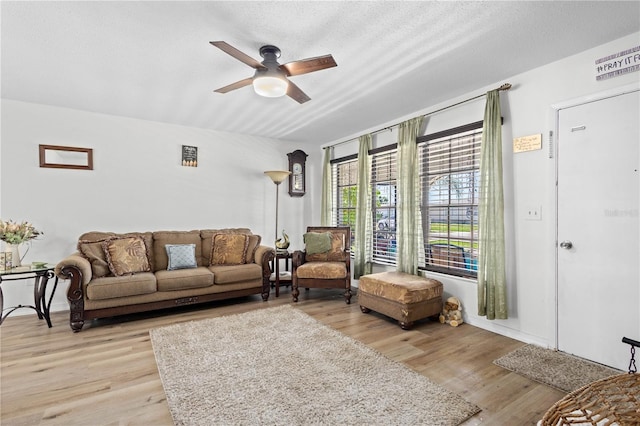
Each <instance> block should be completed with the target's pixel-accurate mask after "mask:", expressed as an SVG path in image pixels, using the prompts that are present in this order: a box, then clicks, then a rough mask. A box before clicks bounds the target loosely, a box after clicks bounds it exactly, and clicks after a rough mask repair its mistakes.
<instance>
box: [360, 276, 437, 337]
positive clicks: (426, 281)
mask: <svg viewBox="0 0 640 426" xmlns="http://www.w3.org/2000/svg"><path fill="white" fill-rule="evenodd" d="M358 303H359V304H360V310H362V312H364V313H367V312H370V311H376V312H379V313H381V314H384V315H386V316H388V317H391V318H393V319H396V320H398V323H399V324H400V327H402V328H403V329H404V330H409V329H410V328H411V326H412V325H413V322H414V321H417V320H419V319H422V318H427V317H430V316H432V315H438V314H439V313H440V311H441V310H442V283H441V282H440V281H437V280H434V279H431V278H425V277H419V276H416V275H411V274H406V273H404V272H381V273H378V274H371V275H363V276H361V277H360V283H359V285H358Z"/></svg>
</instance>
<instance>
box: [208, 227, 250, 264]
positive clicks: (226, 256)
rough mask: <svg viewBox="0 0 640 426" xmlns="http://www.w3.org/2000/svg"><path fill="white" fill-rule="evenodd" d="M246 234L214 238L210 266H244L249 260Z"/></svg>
mask: <svg viewBox="0 0 640 426" xmlns="http://www.w3.org/2000/svg"><path fill="white" fill-rule="evenodd" d="M248 242H249V240H248V238H247V235H246V234H216V235H214V236H213V244H212V249H211V261H210V265H211V266H213V265H242V264H244V263H245V262H246V260H247V246H248Z"/></svg>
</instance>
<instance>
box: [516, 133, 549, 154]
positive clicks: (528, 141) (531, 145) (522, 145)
mask: <svg viewBox="0 0 640 426" xmlns="http://www.w3.org/2000/svg"><path fill="white" fill-rule="evenodd" d="M536 149H542V134H538V135H531V136H522V137H519V138H515V139H513V152H514V153H515V152H526V151H535V150H536Z"/></svg>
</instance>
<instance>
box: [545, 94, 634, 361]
mask: <svg viewBox="0 0 640 426" xmlns="http://www.w3.org/2000/svg"><path fill="white" fill-rule="evenodd" d="M636 91H640V81H639V82H636V83H632V84H627V85H623V86H620V87H615V88H613V89H609V90H604V91H602V92H597V93H593V94H590V95H585V96H581V97H579V98H574V99H570V100H567V101H563V102H559V103H556V104H552V105H551V111H550V120H549V123H551V130H550V132H549V135H548V136H549V139H548V140H549V153H548V154H549V158H550V159H553V161H554V165H553V170H554V178H553V181H552V185H553V188H551V189H550V192H549V193H550V194H553V200H552V202H551V203H550V206H551V214H552V215H553V249H552V250H551V253H553V268H552V276H550V277H549V280H548V282H549V283H550V284H549V285H550V286H552V288H550V289H549V293H548V294H552V295H553V301H552V302H553V303H551V306H552V307H551V309H552V315H553V316H552V318H553V320H552V321H551V322H550V327H551V330H549V336H551V337H552V343H553V348H552V349H555V350H557V349H558V267H559V265H558V168H559V164H558V144H559V140H558V132H559V125H560V111H561V110H563V109H566V108H572V107H575V106H579V105H584V104H588V103H591V102H597V101H601V100H603V99H607V98H611V97H614V96H620V95H625V94H627V93H633V92H636Z"/></svg>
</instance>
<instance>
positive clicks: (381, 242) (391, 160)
mask: <svg viewBox="0 0 640 426" xmlns="http://www.w3.org/2000/svg"><path fill="white" fill-rule="evenodd" d="M396 160H397V150H396V149H393V150H390V151H385V152H382V153H379V154H374V155H373V156H372V159H371V190H372V191H373V193H372V197H371V199H372V203H373V205H372V212H373V226H374V229H373V261H374V262H376V263H380V264H385V265H395V263H396V202H397V198H396V195H397V190H396V185H397V178H398V169H397V163H396Z"/></svg>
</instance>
